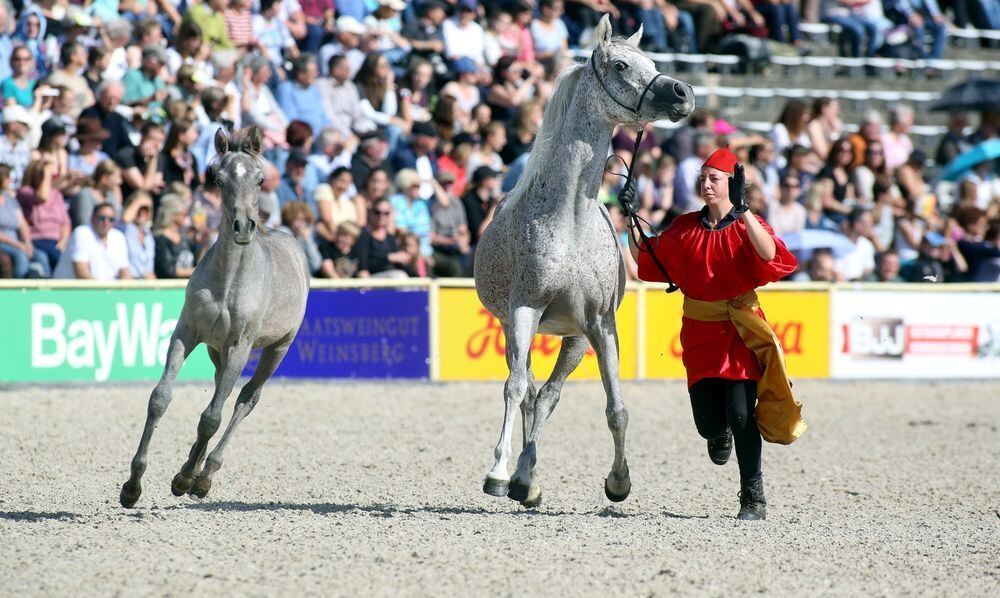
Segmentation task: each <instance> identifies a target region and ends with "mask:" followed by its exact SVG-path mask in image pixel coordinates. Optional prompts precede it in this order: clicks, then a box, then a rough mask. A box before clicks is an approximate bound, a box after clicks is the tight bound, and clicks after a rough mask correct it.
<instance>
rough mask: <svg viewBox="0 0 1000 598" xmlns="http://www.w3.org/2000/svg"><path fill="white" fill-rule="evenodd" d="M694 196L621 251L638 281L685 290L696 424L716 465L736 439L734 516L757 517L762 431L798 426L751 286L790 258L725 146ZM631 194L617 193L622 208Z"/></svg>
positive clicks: (687, 360) (768, 434)
mask: <svg viewBox="0 0 1000 598" xmlns="http://www.w3.org/2000/svg"><path fill="white" fill-rule="evenodd" d="M697 191H698V193H699V195H700V196H701V198H702V199H703V200H704V202H705V207H704V208H702V209H701V211H699V212H690V213H688V214H684V215H682V216H679V217H678V218H677V219H676V220H674V222H673V223H672V224H671V225H670V227H669V228H668V229H667V230H666V231H664V232H663V233H662V234H661V235H660V236H659V238H657V239H649V242H648V243H643V246H644V247H643V248H637V247H635V245H634V242H632V243H630V246H631V247H630V248H631V251H632V255H633V257H635V258H636V261H637V262H638V265H639V278H641V279H642V280H647V281H653V282H669V281H671V280H672V281H673V283H674V284H676V285H677V286H678V287H680V290H681V291H682V292H683V293H684V317H683V319H682V321H681V322H682V323H681V347H682V361H683V363H684V367H685V369H686V370H687V379H688V391H689V393H690V395H691V410H692V411H693V412H694V420H695V425H696V426H697V428H698V433H699V434H700V435H701V436H702V437H704V438H706V439H708V455H709V457H710V458H711V459H712V462H713V463H716V464H718V465H724V464H725V463H726V462H727V461H728V460H729V456H730V454H731V453H732V448H733V438H734V437H735V440H736V458H737V461H738V462H739V467H740V484H741V491H740V512H739V515H737V519H747V520H751V519H764V518H765V500H764V486H763V481H762V478H761V435H762V434H763V436H764V439H765V440H768V441H769V442H778V443H782V444H788V443H790V442H792V441H794V440H795V438H797V437H798V436H799V435H801V434H802V432H803V431H804V430H805V422H803V421H802V419H801V417H800V415H799V414H800V408H801V406H800V405H799V404H798V403H796V402H795V400H794V399H793V398H792V394H791V386H790V384H789V382H788V377H787V375H786V374H785V368H784V357H783V355H782V353H781V346H780V344H779V343H778V341H777V338H776V337H775V336H774V333H773V331H772V330H771V328H770V327H769V326H768V325H767V323H766V322H765V321H764V314H763V312H761V310H760V306H759V304H758V302H757V294H756V292H755V291H754V289H756V288H757V287H759V286H762V285H765V284H767V283H769V282H773V281H776V280H780V279H781V278H784V277H785V276H787V275H789V274H791V273H792V272H794V271H795V267H796V261H795V258H794V257H793V256H792V254H791V253H789V251H788V249H786V248H785V245H784V243H782V242H781V240H780V239H777V238H775V236H774V233H773V231H772V230H771V227H769V226H768V225H767V223H765V222H764V220H763V219H761V218H760V217H758V216H755V215H754V214H752V213H750V211H749V210H748V207H747V203H746V193H745V188H744V174H743V166H742V165H738V164H737V160H736V156H735V155H733V153H732V152H730V151H729V150H728V149H727V148H723V149H720V150H718V151H716V152H715V153H714V154H712V155H711V156H710V157H709V158H708V160H707V161H706V162H705V164H704V166H702V169H701V174H700V176H699V178H698V189H697ZM632 195H633V193H632V192H631V191H630V190H626V191H623V192H622V198H623V199H624V200H626V201H628V202H630V203H631V201H633V200H632V198H631V196H632ZM647 247H648V248H650V249H651V250H652V253H650V251H647V250H646V248H647ZM654 256H655V258H656V259H654Z"/></svg>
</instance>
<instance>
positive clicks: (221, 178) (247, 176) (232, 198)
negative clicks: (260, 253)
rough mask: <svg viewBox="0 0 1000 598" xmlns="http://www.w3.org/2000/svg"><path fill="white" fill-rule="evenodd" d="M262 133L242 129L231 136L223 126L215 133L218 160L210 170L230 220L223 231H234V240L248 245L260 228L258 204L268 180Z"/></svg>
mask: <svg viewBox="0 0 1000 598" xmlns="http://www.w3.org/2000/svg"><path fill="white" fill-rule="evenodd" d="M260 145H261V134H260V129H258V128H257V127H250V128H248V129H242V130H240V131H239V132H237V133H236V134H235V135H233V136H232V137H231V138H230V137H229V136H228V135H226V133H225V132H224V131H223V130H222V129H219V131H218V132H217V133H216V134H215V152H216V153H217V154H218V157H217V159H216V162H215V163H214V164H213V165H212V167H211V168H210V169H209V171H210V172H209V176H214V177H215V181H216V184H217V185H218V186H219V189H220V190H221V192H222V207H223V209H224V210H225V212H226V219H225V222H224V223H223V224H222V226H223V227H224V228H225V229H226V230H225V231H220V234H223V235H225V234H228V233H229V232H232V233H233V235H234V240H235V241H236V242H237V243H239V244H240V245H246V244H248V243H249V242H250V241H252V240H253V237H254V233H255V232H261V233H263V231H262V230H260V223H259V220H260V216H259V212H258V207H257V200H258V194H259V193H260V185H261V183H262V182H264V170H263V168H261V165H260V160H258V158H257V156H258V155H259V154H260Z"/></svg>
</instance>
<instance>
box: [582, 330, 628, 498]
mask: <svg viewBox="0 0 1000 598" xmlns="http://www.w3.org/2000/svg"><path fill="white" fill-rule="evenodd" d="M587 336H588V337H589V338H590V343H591V345H593V346H594V351H595V352H596V353H597V363H598V365H599V366H600V369H601V380H602V381H603V382H604V391H605V392H606V393H607V396H608V403H607V408H606V409H605V415H607V418H608V427H609V428H611V435H612V436H613V437H614V440H615V460H614V463H612V465H611V473H610V474H609V475H608V477H607V479H605V480H604V494H605V495H607V497H608V498H609V499H611V500H612V501H614V502H621V501H623V500H625V499H626V498H628V494H629V492H630V491H631V489H632V481H631V480H630V479H629V473H628V462H627V461H626V460H625V429H626V428H627V427H628V409H626V408H625V401H624V400H622V391H621V384H620V382H619V380H618V330H617V329H616V327H615V315H614V313H610V314H607V315H605V316H604V317H603V318H602V319H601V322H600V323H599V324H597V325H596V326H594V327H593V328H592V329H591V330H590V331H588V333H587Z"/></svg>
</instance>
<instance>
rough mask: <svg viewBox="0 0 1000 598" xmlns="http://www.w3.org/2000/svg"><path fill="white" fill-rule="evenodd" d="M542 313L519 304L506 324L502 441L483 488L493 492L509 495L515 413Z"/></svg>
mask: <svg viewBox="0 0 1000 598" xmlns="http://www.w3.org/2000/svg"><path fill="white" fill-rule="evenodd" d="M541 315H542V314H541V312H540V311H538V310H536V309H532V308H530V307H517V308H515V309H514V310H512V312H511V318H510V322H509V323H508V324H506V325H505V326H504V334H505V335H506V336H507V363H509V364H510V375H509V376H508V377H507V384H505V385H504V410H503V427H502V428H501V429H500V441H499V442H497V446H496V449H494V451H493V455H494V457H496V463H494V464H493V469H491V470H490V472H489V473H488V474H486V481H485V482H484V483H483V492H486V493H487V494H491V495H493V496H507V490H508V489H509V486H510V474H508V473H507V460H508V459H510V440H511V436H512V435H513V433H514V416H515V413H516V410H517V408H518V407H520V405H521V402H522V401H523V400H524V397H525V395H526V394H527V392H528V354H529V353H530V351H531V339H533V338H534V337H535V333H536V332H537V331H538V320H539V319H540V318H541Z"/></svg>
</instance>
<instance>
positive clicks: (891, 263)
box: [0, 0, 1000, 281]
mask: <svg viewBox="0 0 1000 598" xmlns="http://www.w3.org/2000/svg"><path fill="white" fill-rule="evenodd" d="M875 5H878V6H877V10H876V8H875ZM883 5H884V6H883ZM991 7H992V8H991ZM995 7H996V3H995V2H991V1H990V0H953V1H951V2H947V1H945V0H942V1H941V4H938V3H937V2H936V1H935V0H884V1H883V0H869V1H867V2H866V1H864V0H831V1H829V2H824V3H822V5H821V6H820V5H819V4H818V3H817V2H813V1H811V0H805V1H804V2H801V3H799V2H796V1H793V0H621V1H617V0H582V1H569V0H565V1H563V0H538V1H537V2H536V1H535V0H513V1H504V0H492V1H491V0H480V1H477V0H423V1H418V2H406V1H404V0H337V1H334V0H201V1H196V0H181V1H180V2H178V1H177V0H93V1H92V2H84V3H80V2H77V1H76V0H72V1H71V0H39V1H35V2H30V1H28V0H18V1H17V2H14V3H13V4H11V3H10V2H9V1H8V0H0V95H2V98H3V110H2V121H0V126H2V132H0V133H2V134H0V276H6V277H35V278H44V277H57V278H95V279H101V280H110V279H115V278H184V277H187V276H190V274H191V272H192V271H193V269H194V268H195V266H196V265H197V264H198V261H199V259H200V258H201V257H202V256H203V255H204V254H205V252H206V251H207V250H208V248H210V247H211V245H212V243H213V242H214V240H215V238H216V236H217V231H218V229H219V226H220V224H221V223H222V221H223V217H224V215H223V208H222V196H221V194H220V190H219V188H218V187H217V186H216V185H215V183H214V181H213V180H211V176H210V175H208V173H210V172H211V171H210V170H209V169H208V165H209V163H210V162H211V161H212V160H213V158H214V157H215V149H214V143H213V139H214V136H215V133H216V131H218V130H219V129H226V130H229V129H234V128H239V127H244V126H249V125H256V126H257V127H259V128H260V129H261V130H262V131H263V133H264V135H263V137H264V146H265V147H264V152H263V157H264V172H265V177H264V182H263V184H262V189H261V193H260V198H259V200H260V201H259V203H260V212H261V214H260V216H261V218H262V220H263V221H264V222H265V223H266V224H267V225H269V226H271V227H273V228H279V227H280V228H282V229H283V230H286V231H287V232H289V233H290V234H292V235H293V236H294V237H295V238H296V239H297V240H298V241H299V242H300V243H301V245H302V247H303V250H304V251H305V253H306V255H307V257H308V261H309V265H310V268H311V269H312V271H313V273H314V275H315V276H318V277H328V278H340V277H369V276H375V277H405V276H442V277H444V276H467V275H469V274H470V273H471V268H472V259H473V255H474V250H475V246H476V243H477V241H478V239H479V236H480V235H481V234H482V232H483V230H485V227H486V226H487V225H488V224H489V222H490V220H491V218H492V215H493V212H494V210H495V209H496V206H497V204H498V202H499V201H500V200H501V198H502V196H503V192H505V191H507V190H509V189H510V188H511V187H512V186H513V184H514V182H515V181H516V179H517V175H518V173H519V172H520V169H521V168H522V167H523V164H524V161H525V160H526V157H527V153H528V151H529V150H530V148H531V144H532V141H533V136H534V132H535V131H536V130H537V128H538V125H539V123H540V122H541V119H542V117H543V114H544V106H545V101H546V99H547V97H548V95H549V94H550V93H551V90H552V88H553V85H554V81H555V77H556V75H557V74H558V73H559V71H560V70H561V69H562V67H563V66H565V65H566V64H567V61H568V60H570V59H569V57H568V50H569V49H571V48H576V47H581V46H585V45H586V44H588V43H589V42H590V40H591V39H592V36H593V31H594V27H595V26H596V24H597V22H598V19H599V17H600V16H601V14H604V13H608V14H610V15H611V16H612V18H613V19H614V20H615V21H616V27H615V28H616V30H624V31H629V30H634V29H635V28H636V27H638V25H639V24H640V23H641V24H643V26H644V31H645V34H644V37H643V39H642V46H643V48H644V49H646V50H650V51H676V52H711V51H715V50H717V49H718V48H719V44H720V41H722V40H724V39H725V38H726V36H730V35H752V36H758V37H770V38H772V39H773V40H775V41H776V42H780V43H787V44H789V45H790V46H793V47H795V48H797V50H798V51H799V52H801V53H806V52H808V51H809V50H808V48H807V47H806V46H805V44H803V42H802V39H801V37H800V36H799V34H798V22H799V18H800V12H802V13H804V14H803V18H809V19H812V20H817V19H824V20H828V21H830V22H836V23H838V24H839V25H840V26H841V28H842V29H843V31H844V33H843V35H844V41H845V51H846V52H852V53H868V54H873V53H877V52H880V51H883V50H884V49H885V48H886V46H887V45H888V44H889V43H890V41H891V40H890V37H891V35H890V33H891V30H892V27H893V25H889V26H888V27H886V28H879V27H881V25H880V26H879V27H874V28H871V27H869V26H868V25H861V26H860V27H861V33H860V34H859V35H858V40H857V42H856V43H855V41H854V39H853V38H851V37H850V36H851V35H853V33H852V32H854V31H855V30H856V28H852V25H851V23H850V19H856V20H859V21H864V19H866V18H869V16H870V17H871V19H872V20H875V21H878V20H879V19H883V20H886V19H887V20H888V21H886V22H889V23H895V25H894V26H895V27H908V28H910V29H912V30H913V31H921V32H924V33H926V36H924V35H923V34H921V35H919V36H918V35H912V36H910V39H913V40H925V41H926V43H925V44H922V45H921V44H918V45H920V47H921V48H923V50H925V51H926V52H927V54H926V55H927V56H934V55H935V53H936V52H938V51H939V50H940V49H941V48H942V47H943V46H942V44H943V42H942V41H941V39H943V38H940V36H939V30H940V28H941V27H944V26H947V23H948V18H949V17H946V16H944V15H951V17H950V18H953V19H954V20H956V21H958V20H964V21H968V22H970V23H972V24H974V25H976V26H980V27H985V28H997V27H998V26H1000V22H997V19H1000V15H996V14H994V12H996V11H995V10H993V9H994V8H995ZM821 8H822V10H820V9H821ZM837 9H843V10H840V11H839V12H838V10H837ZM942 9H944V12H943V11H942ZM845 11H846V12H845ZM875 13H877V15H876V14H875ZM837 15H839V16H837ZM872 15H874V16H872ZM878 22H879V23H882V24H885V22H883V21H878ZM865 40H867V43H866V44H863V42H865ZM855 46H856V47H855ZM862 46H863V48H864V50H862V49H861V48H862ZM888 117H889V118H888V119H887V120H888V122H887V123H883V122H882V118H881V115H879V114H875V113H873V114H871V115H869V116H868V117H867V118H866V122H864V123H860V125H861V126H860V128H859V131H858V133H857V134H853V135H846V134H845V133H844V131H843V125H842V123H841V122H840V117H839V112H838V107H837V103H836V100H830V99H820V100H817V101H816V102H815V103H814V105H813V106H806V105H805V104H803V103H802V102H798V101H791V102H789V103H788V105H787V106H785V108H784V110H783V111H782V114H781V117H780V118H779V119H778V122H776V123H775V126H774V130H773V133H772V135H770V136H755V135H746V134H743V133H742V132H740V131H739V129H738V128H737V127H735V126H733V125H732V124H730V123H727V122H725V121H723V120H720V119H716V118H714V117H713V115H712V114H711V113H709V112H707V111H705V110H699V111H698V112H697V113H696V114H694V115H693V116H692V117H691V118H690V119H688V121H687V122H686V123H685V124H684V125H683V126H682V127H681V128H679V129H676V130H675V131H673V132H672V133H670V134H668V135H664V136H662V137H661V138H657V135H656V134H655V133H654V132H652V131H651V132H650V133H649V134H647V136H646V137H645V140H644V144H643V153H642V157H641V160H640V162H639V170H638V171H637V174H638V175H639V178H638V184H639V192H640V195H641V198H642V202H643V215H644V216H645V217H646V218H647V219H649V220H650V221H651V222H653V223H654V224H656V225H657V226H660V227H662V226H665V225H667V224H669V222H670V220H671V219H672V218H673V217H674V216H675V215H676V214H678V213H680V212H682V211H687V210H691V209H696V208H697V207H698V206H699V200H698V197H697V194H696V193H695V192H694V189H693V186H692V185H693V181H694V180H695V178H696V176H697V171H698V169H699V168H700V166H701V163H702V162H703V161H704V159H705V157H707V156H708V155H709V154H710V153H711V152H712V151H713V150H714V149H715V148H716V147H718V146H719V145H720V144H727V143H728V144H730V146H731V147H733V148H734V149H735V150H737V151H738V152H740V155H741V158H742V159H743V160H744V162H746V163H747V164H751V165H752V166H753V168H750V169H749V170H750V173H751V176H750V181H751V183H752V188H751V195H750V197H751V198H752V200H753V206H752V207H753V209H754V210H755V211H756V212H757V213H760V214H761V215H764V216H765V217H766V218H767V219H768V221H769V222H771V224H772V226H774V228H775V230H776V231H778V232H779V234H781V235H783V236H788V235H793V234H796V233H798V232H800V231H803V230H813V229H819V230H822V231H828V232H830V233H831V234H833V235H839V236H838V237H837V242H836V243H832V244H831V246H829V247H825V246H824V247H818V246H815V243H814V244H813V245H811V246H808V247H806V246H803V250H802V251H803V253H802V254H801V255H802V257H804V258H808V260H804V261H803V264H804V267H803V271H802V272H800V273H798V274H797V275H796V276H797V277H798V278H802V277H808V278H810V279H813V280H820V279H822V280H862V279H864V280H868V279H873V280H874V279H878V280H896V279H897V278H902V279H906V280H931V279H933V280H938V281H951V280H996V279H997V272H998V270H1000V268H998V263H1000V262H998V260H997V243H998V241H1000V239H998V234H1000V227H998V226H997V222H998V221H997V216H998V201H1000V183H998V180H997V176H996V171H995V169H994V167H993V164H991V163H985V166H981V167H977V168H976V169H974V170H972V171H970V173H968V174H967V175H966V176H965V177H964V179H963V180H962V181H961V182H960V184H959V187H958V193H957V197H958V199H957V200H956V201H955V202H953V203H952V204H951V205H944V204H943V203H942V202H939V201H938V200H937V196H936V195H935V193H934V191H933V190H932V189H931V188H930V187H929V185H928V177H927V173H926V172H924V166H925V162H926V161H927V158H926V157H925V156H923V155H922V154H920V153H919V152H916V151H913V146H912V143H911V142H910V140H909V138H908V135H907V132H908V128H909V126H910V125H911V124H912V111H909V110H908V109H907V108H906V107H905V106H899V107H898V108H896V109H894V110H893V111H891V113H890V114H889V115H888ZM956 118H958V117H957V116H956ZM998 121H1000V116H998V114H997V113H987V114H984V115H983V116H982V118H981V123H980V124H979V128H978V129H977V131H976V132H975V134H974V135H973V137H972V138H966V137H965V136H964V127H965V125H964V124H963V123H961V122H956V123H955V124H956V126H955V127H954V128H953V130H952V132H950V133H949V135H948V136H946V137H945V139H944V140H943V141H942V149H941V154H942V156H951V157H953V156H954V155H956V154H957V153H958V152H960V151H963V150H965V149H967V148H968V147H970V145H969V144H971V143H975V142H979V141H983V140H986V139H991V138H995V137H996V136H997V134H998V133H997V128H998V125H1000V122H998ZM635 134H636V131H634V130H630V129H628V128H622V129H621V130H619V131H617V132H616V135H615V137H614V140H613V147H612V148H611V149H612V150H613V151H615V152H618V153H619V154H621V155H623V157H625V158H626V160H628V158H629V157H630V156H629V153H630V152H631V150H632V140H633V139H634V136H635ZM941 159H942V160H944V159H946V158H941ZM619 184H620V179H619V178H617V177H614V176H611V175H609V176H608V177H606V179H605V181H604V184H603V185H602V188H601V194H600V200H601V201H603V202H605V203H606V204H607V205H608V206H609V208H610V209H611V211H612V213H613V216H614V218H615V219H616V221H617V222H618V227H619V232H621V233H622V234H624V230H625V228H624V223H623V221H622V218H621V214H620V213H618V211H617V209H616V207H615V199H616V197H617V192H618V190H619V189H618V187H617V186H618V185H619ZM800 236H802V235H800ZM625 253H626V256H627V253H628V252H625ZM630 268H631V270H632V274H634V265H630Z"/></svg>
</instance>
